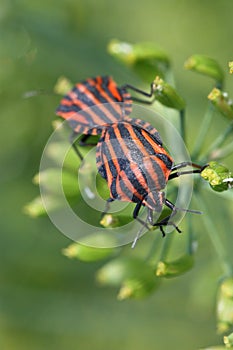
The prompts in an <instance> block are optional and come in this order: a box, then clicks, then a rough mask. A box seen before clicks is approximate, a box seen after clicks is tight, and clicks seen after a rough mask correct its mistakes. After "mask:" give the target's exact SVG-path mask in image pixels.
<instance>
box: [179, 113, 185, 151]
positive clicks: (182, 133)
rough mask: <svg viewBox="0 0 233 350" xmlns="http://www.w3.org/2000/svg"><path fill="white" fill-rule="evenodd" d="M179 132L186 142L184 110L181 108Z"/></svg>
mask: <svg viewBox="0 0 233 350" xmlns="http://www.w3.org/2000/svg"><path fill="white" fill-rule="evenodd" d="M180 134H181V137H182V139H183V141H184V143H185V144H186V132H185V110H184V109H182V110H181V111H180Z"/></svg>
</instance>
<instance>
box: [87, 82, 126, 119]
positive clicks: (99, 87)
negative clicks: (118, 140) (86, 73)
mask: <svg viewBox="0 0 233 350" xmlns="http://www.w3.org/2000/svg"><path fill="white" fill-rule="evenodd" d="M87 81H88V82H89V84H90V85H93V86H94V87H95V88H96V90H97V91H98V92H99V93H100V95H101V96H102V97H103V98H104V99H105V100H106V103H109V104H111V107H112V108H114V110H115V111H116V112H117V113H118V114H119V115H121V114H122V112H121V106H120V105H119V104H118V103H117V102H116V101H115V100H113V99H112V98H111V97H110V96H109V95H108V94H107V92H106V90H104V89H103V79H102V77H100V76H99V77H96V81H97V83H98V84H96V82H95V81H93V80H92V79H88V80H87ZM120 97H121V96H120ZM118 101H119V102H122V101H123V98H122V97H121V99H120V100H118ZM99 103H101V102H99ZM106 108H108V105H107V104H106ZM111 120H112V121H116V117H114V116H112V119H111Z"/></svg>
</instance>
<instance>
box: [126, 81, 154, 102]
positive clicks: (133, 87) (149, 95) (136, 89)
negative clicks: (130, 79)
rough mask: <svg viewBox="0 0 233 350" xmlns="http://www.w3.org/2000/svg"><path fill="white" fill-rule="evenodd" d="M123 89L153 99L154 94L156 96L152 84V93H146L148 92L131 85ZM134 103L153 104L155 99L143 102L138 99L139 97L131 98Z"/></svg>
mask: <svg viewBox="0 0 233 350" xmlns="http://www.w3.org/2000/svg"><path fill="white" fill-rule="evenodd" d="M121 88H122V89H129V90H133V91H135V92H137V93H138V94H141V95H143V96H146V97H149V98H150V97H152V96H153V94H154V83H151V85H150V92H149V93H148V92H146V91H143V90H141V89H138V88H136V87H135V86H133V85H130V84H126V85H123V86H121ZM131 98H132V100H133V101H135V102H140V103H144V104H152V103H153V102H154V99H153V100H152V101H148V100H142V99H140V98H137V97H131Z"/></svg>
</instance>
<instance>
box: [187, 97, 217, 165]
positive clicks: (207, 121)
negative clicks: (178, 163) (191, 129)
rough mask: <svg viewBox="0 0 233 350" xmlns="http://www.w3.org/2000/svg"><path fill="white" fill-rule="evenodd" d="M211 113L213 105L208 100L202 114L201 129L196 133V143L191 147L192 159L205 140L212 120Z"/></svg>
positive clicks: (195, 157) (198, 152)
mask: <svg viewBox="0 0 233 350" xmlns="http://www.w3.org/2000/svg"><path fill="white" fill-rule="evenodd" d="M213 114H214V108H213V105H212V104H211V103H210V102H209V104H208V108H207V111H206V113H205V115H204V119H203V121H202V124H201V129H200V131H199V134H198V135H197V138H196V143H195V145H194V148H193V152H192V159H197V158H198V156H199V154H200V152H201V149H202V146H203V143H204V141H205V137H206V135H207V133H208V131H209V127H210V124H211V122H212V118H213Z"/></svg>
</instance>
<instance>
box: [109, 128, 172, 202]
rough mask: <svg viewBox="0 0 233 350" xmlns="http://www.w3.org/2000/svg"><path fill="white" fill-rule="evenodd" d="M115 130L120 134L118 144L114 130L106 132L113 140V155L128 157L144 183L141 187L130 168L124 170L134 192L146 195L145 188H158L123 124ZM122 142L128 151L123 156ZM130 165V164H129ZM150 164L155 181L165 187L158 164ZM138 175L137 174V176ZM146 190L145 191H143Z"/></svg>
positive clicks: (141, 154) (152, 161) (152, 162)
mask: <svg viewBox="0 0 233 350" xmlns="http://www.w3.org/2000/svg"><path fill="white" fill-rule="evenodd" d="M117 128H118V130H119V132H120V134H121V137H122V139H121V142H119V139H118V138H117V136H116V134H115V131H114V130H115V129H116V127H115V128H110V129H109V130H108V131H109V132H110V140H114V145H113V149H114V150H115V153H116V151H117V156H118V157H119V156H120V155H124V157H128V156H129V155H130V162H131V163H132V162H133V163H135V164H137V166H138V170H139V171H140V174H141V176H142V177H143V179H144V181H143V184H144V185H145V186H143V184H142V183H140V182H139V181H138V180H137V175H136V174H134V173H133V171H132V170H131V168H130V166H127V168H125V169H124V170H125V176H126V177H127V178H128V180H129V181H130V182H131V183H132V185H133V186H134V188H135V190H136V191H137V192H138V193H140V194H141V195H143V196H144V195H146V193H147V192H145V191H147V188H148V186H149V187H150V188H151V189H153V188H158V184H157V183H155V177H154V176H153V175H154V174H149V173H148V171H147V170H146V167H145V166H144V158H145V157H144V155H143V153H142V152H141V150H140V149H139V148H138V147H137V145H136V143H135V142H134V140H133V139H132V138H131V135H130V133H129V131H128V129H127V127H126V126H125V124H123V123H119V124H118V125H117ZM122 142H124V145H125V146H126V148H127V149H128V152H127V154H125V151H124V150H123V148H122V145H121V144H122ZM129 164H130V163H129ZM151 164H152V166H153V168H154V172H155V174H156V180H157V178H158V182H159V185H160V186H159V187H161V188H163V187H164V186H165V178H164V174H163V171H162V169H161V168H160V166H159V164H157V163H156V162H155V161H154V160H151ZM138 175H139V174H138ZM145 188H146V189H145Z"/></svg>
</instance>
